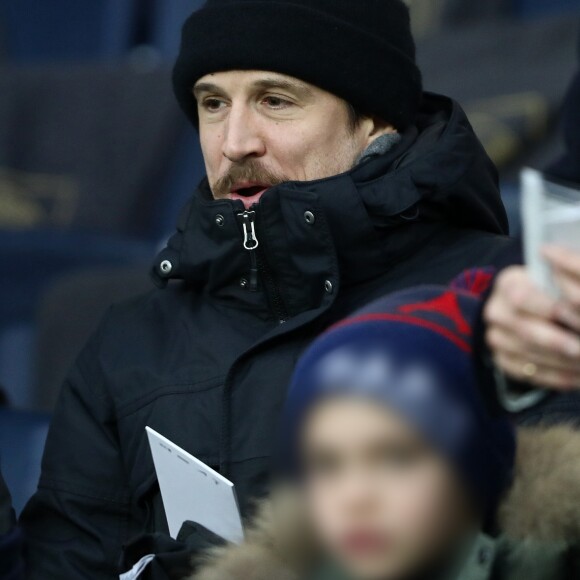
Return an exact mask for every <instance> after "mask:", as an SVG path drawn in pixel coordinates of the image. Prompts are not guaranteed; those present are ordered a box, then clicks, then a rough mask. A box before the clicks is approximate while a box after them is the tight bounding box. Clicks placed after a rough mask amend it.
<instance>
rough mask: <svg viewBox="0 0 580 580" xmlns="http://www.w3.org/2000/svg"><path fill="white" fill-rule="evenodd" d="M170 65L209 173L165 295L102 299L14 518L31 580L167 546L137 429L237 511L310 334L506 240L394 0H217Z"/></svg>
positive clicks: (478, 159) (161, 264)
mask: <svg viewBox="0 0 580 580" xmlns="http://www.w3.org/2000/svg"><path fill="white" fill-rule="evenodd" d="M174 79H175V90H176V94H177V97H178V100H179V102H180V104H181V105H182V107H183V108H184V110H185V112H186V113H187V114H188V116H189V117H190V118H191V119H192V121H193V122H194V123H195V124H196V125H197V126H198V127H199V131H200V137H201V143H202V148H203V152H204V158H205V162H206V168H207V173H208V180H206V181H204V182H203V183H202V184H201V185H200V187H199V188H198V189H197V191H196V192H195V194H194V195H193V198H192V200H191V202H190V204H189V206H188V207H187V208H186V209H185V210H184V212H183V214H182V215H181V218H180V220H179V223H178V226H177V233H176V234H175V236H174V237H173V238H172V239H171V240H170V242H169V244H168V247H167V248H166V249H165V250H163V251H162V252H161V254H160V256H159V257H158V259H157V260H156V262H155V265H154V277H155V279H156V281H157V283H158V285H159V286H160V288H159V289H156V290H152V291H151V292H150V293H148V294H147V295H145V296H140V297H138V298H135V299H134V300H131V301H128V302H126V303H123V304H121V305H118V306H115V307H113V308H112V309H111V310H110V312H109V313H108V314H107V316H106V317H105V319H104V320H103V322H102V324H101V326H100V328H99V330H98V331H97V333H96V334H95V336H94V337H93V338H92V340H91V341H90V342H89V344H88V345H87V346H86V348H85V349H84V351H83V352H82V354H81V355H80V357H79V359H78V361H77V363H76V365H75V367H74V368H73V370H72V372H71V374H70V376H69V378H68V380H67V381H66V384H65V385H64V388H63V391H62V394H61V397H60V401H59V404H58V407H57V410H56V413H55V416H54V420H53V424H52V427H51V430H50V434H49V437H48V441H47V446H46V451H45V457H44V462H43V469H42V476H41V480H40V484H39V489H38V492H37V494H36V495H35V496H34V498H33V499H32V500H31V502H30V503H29V505H28V507H27V509H26V510H25V513H24V516H23V518H22V524H23V526H24V528H25V531H26V532H27V541H28V546H29V549H28V563H29V567H30V577H31V578H42V579H43V580H50V579H59V580H66V579H69V578H70V579H73V578H75V579H76V578H79V577H86V578H93V579H100V578H102V579H109V578H114V577H116V575H118V573H119V568H118V564H119V560H120V557H121V554H122V551H123V546H124V545H126V544H127V543H128V542H130V540H131V539H132V538H134V537H135V536H137V535H139V534H143V533H150V534H157V536H155V537H156V539H157V540H159V538H167V535H166V530H167V524H166V521H165V517H164V513H163V506H162V502H161V499H160V494H159V488H158V486H157V482H156V477H155V471H154V467H153V463H152V459H151V456H150V452H149V448H148V444H147V439H146V436H145V426H147V425H148V426H150V427H152V428H153V429H155V430H157V431H158V432H160V433H162V434H163V435H164V436H166V437H168V438H169V439H171V440H172V441H174V442H175V443H176V444H178V445H180V446H182V447H183V448H185V449H186V450H187V451H189V452H190V453H192V454H193V455H195V456H196V457H198V458H199V459H201V460H202V461H204V462H205V463H207V464H209V465H210V466H212V467H214V468H215V469H217V470H219V471H220V473H222V474H223V475H224V476H226V477H228V478H230V479H231V480H232V481H233V482H234V483H235V485H236V489H237V492H238V496H239V499H240V504H241V508H242V511H243V512H244V513H247V512H248V508H249V506H250V503H251V500H252V499H253V498H255V497H256V496H259V495H262V494H263V493H264V492H265V491H266V489H267V486H268V479H269V471H270V464H271V455H272V452H273V447H274V442H275V435H276V433H277V429H278V418H279V413H280V409H281V407H282V404H283V401H284V398H285V389H286V385H287V382H288V378H289V377H290V375H291V373H292V370H293V367H294V363H295V361H296V360H297V358H298V356H299V355H300V353H301V352H302V351H303V349H304V348H305V346H306V345H307V344H308V343H309V342H310V341H311V340H312V339H313V338H314V337H316V336H317V335H318V334H319V333H320V332H321V331H322V330H324V329H325V328H327V327H328V326H329V325H330V324H332V323H333V322H335V321H337V320H339V319H341V318H343V317H345V316H346V315H347V314H348V313H350V312H352V311H353V310H354V309H356V308H358V307H360V306H362V305H363V304H365V303H367V302H369V301H371V300H373V299H375V298H378V297H380V296H382V295H384V294H386V293H388V292H392V291H395V290H399V289H402V288H407V287H410V286H413V285H417V284H424V283H436V284H445V283H447V282H448V281H449V280H450V279H452V278H453V277H454V276H455V275H456V274H458V273H459V272H461V271H462V270H464V269H465V268H467V267H470V266H476V265H478V266H484V265H493V264H495V263H497V262H498V261H500V259H501V257H502V256H503V254H504V253H505V252H506V251H507V250H508V249H509V248H510V247H511V241H510V240H509V239H508V238H507V237H506V234H507V219H506V215H505V211H504V208H503V205H502V203H501V199H500V196H499V193H498V187H497V176H496V171H495V169H494V167H493V165H492V163H491V162H490V160H489V159H488V157H487V155H486V154H485V152H484V150H483V148H482V146H481V144H480V143H479V141H478V140H477V138H476V137H475V135H474V133H473V131H472V129H471V126H470V124H469V122H468V121H467V118H466V117H465V114H464V113H463V111H462V110H461V108H460V107H459V105H458V104H457V103H455V102H454V101H452V100H450V99H448V98H445V97H442V96H437V95H433V94H428V93H423V92H422V87H421V80H420V73H419V71H418V69H417V67H416V65H415V54H414V44H413V41H412V38H411V34H410V27H409V18H408V11H407V8H406V7H405V5H404V3H403V2H402V1H400V0H364V1H363V0H359V1H358V2H351V1H349V0H293V1H292V2H289V1H285V0H261V1H258V0H257V1H251V2H250V1H247V0H228V1H227V2H226V1H225V0H209V1H208V3H207V4H206V6H205V7H204V8H203V9H202V10H201V11H199V12H198V13H195V14H194V15H193V16H192V17H191V18H190V20H189V21H188V22H187V23H186V25H185V28H184V34H183V42H182V49H181V54H180V56H179V59H178V62H177V65H176V67H175V75H174ZM154 544H155V541H153V542H152V544H151V545H152V546H153V545H154ZM172 549H173V548H171V546H169V547H168V551H171V550H172ZM170 560H171V558H170V557H169V558H168V559H167V561H168V562H169V561H170ZM168 565H169V564H168ZM176 570H177V568H176V569H172V571H171V572H169V574H178V573H182V572H183V570H182V569H180V571H179V572H177V571H176ZM123 571H124V570H123Z"/></svg>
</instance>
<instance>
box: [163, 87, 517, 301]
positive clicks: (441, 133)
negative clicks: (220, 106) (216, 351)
mask: <svg viewBox="0 0 580 580" xmlns="http://www.w3.org/2000/svg"><path fill="white" fill-rule="evenodd" d="M253 209H255V214H256V232H257V236H258V238H259V239H260V243H261V246H262V248H263V249H264V252H266V254H265V256H264V259H265V260H266V261H267V262H268V263H269V264H270V266H271V268H272V269H273V270H274V274H275V277H277V278H279V279H280V280H281V281H282V282H286V281H288V282H289V286H288V284H286V285H285V287H286V288H287V289H288V290H287V291H288V292H292V291H293V290H298V289H299V290H300V292H302V293H306V294H307V296H306V297H304V298H303V299H301V301H302V302H306V303H307V304H301V305H300V306H301V307H304V306H308V307H312V306H316V304H317V303H319V302H320V299H321V297H320V295H319V289H320V288H324V281H325V278H328V276H330V275H335V278H336V279H335V286H337V285H338V284H348V283H350V282H357V281H360V280H361V279H370V278H371V277H374V276H376V275H378V274H380V273H383V272H384V271H385V268H386V267H388V266H389V265H391V264H393V263H395V262H397V261H400V260H403V259H404V257H405V256H407V255H409V254H410V253H412V252H413V250H414V249H415V248H417V247H419V246H420V245H422V244H424V243H426V241H427V240H428V238H429V237H430V236H431V235H432V234H433V231H434V230H436V229H437V228H441V227H442V226H446V227H456V228H461V229H467V228H469V229H474V230H480V231H485V232H492V233H497V234H505V233H507V230H508V225H507V217H506V214H505V210H504V207H503V204H502V201H501V198H500V195H499V191H498V185H497V174H496V170H495V168H494V166H493V164H492V162H491V161H490V159H489V158H488V156H487V155H486V153H485V151H484V149H483V147H482V145H481V144H480V142H479V140H478V139H477V137H476V136H475V134H474V132H473V129H472V127H471V125H470V124H469V121H468V120H467V117H466V115H465V113H464V112H463V110H462V109H461V107H460V106H459V105H458V104H457V103H456V102H454V101H452V100H451V99H448V98H446V97H442V96H438V95H434V94H426V95H425V97H424V100H423V106H422V109H421V112H420V114H419V117H418V121H417V125H416V127H413V128H411V129H409V130H408V131H407V132H405V133H404V134H403V139H402V140H401V142H400V143H399V144H398V145H397V146H396V147H395V148H394V149H393V150H391V151H389V152H387V153H386V154H384V155H381V156H379V157H376V158H373V159H370V160H367V161H364V162H362V163H361V164H359V165H358V166H356V167H355V168H354V169H352V170H351V171H349V172H347V173H344V174H341V175H337V176H334V177H330V178H327V179H322V180H318V181H310V182H289V183H284V184H281V185H278V186H276V187H272V188H271V189H270V190H268V191H267V192H266V193H265V194H264V196H263V197H262V199H261V200H260V203H259V204H258V205H257V206H255V208H253ZM305 210H308V211H310V212H312V213H313V214H314V215H315V216H316V224H315V227H314V228H312V227H310V228H308V227H307V225H305V223H304V213H305ZM243 211H244V208H243V205H242V203H241V202H239V201H237V202H234V201H230V200H219V201H216V200H213V199H212V197H211V192H210V190H209V186H208V183H207V181H204V182H202V184H201V185H200V187H199V188H198V189H197V191H196V193H195V194H194V195H193V197H192V199H191V201H190V202H189V204H188V205H187V207H186V208H185V209H184V210H183V212H182V215H181V217H180V220H179V223H178V226H177V233H176V234H175V235H174V236H173V237H172V238H171V240H170V241H169V244H168V246H167V248H165V249H164V250H163V251H162V252H161V253H160V254H159V256H158V257H157V258H156V260H155V264H154V268H153V274H154V278H155V280H156V282H157V283H158V284H159V285H164V284H165V283H166V282H167V281H168V280H171V279H178V280H185V281H188V282H190V283H193V284H195V285H201V286H207V287H209V289H210V291H211V292H213V293H217V294H219V293H220V292H222V293H223V291H224V289H225V288H227V287H228V286H229V285H231V284H232V283H233V282H236V284H237V283H238V282H239V280H240V277H242V276H243V275H244V274H245V273H247V270H248V256H247V252H244V250H243V246H242V240H243V231H242V225H241V223H240V220H239V214H240V213H241V212H243ZM305 252H308V255H309V258H310V259H309V260H303V259H302V258H303V255H304V253H305ZM318 256H320V258H321V260H320V261H318V262H317V265H318V267H317V268H316V270H317V271H316V272H315V271H313V270H312V266H313V263H314V261H313V260H314V259H315V258H316V257H318ZM292 280H293V281H294V285H293V284H292V283H291V281H292ZM287 300H288V301H289V302H290V303H292V302H293V300H294V301H296V300H295V299H294V298H293V297H292V296H290V297H289V298H287Z"/></svg>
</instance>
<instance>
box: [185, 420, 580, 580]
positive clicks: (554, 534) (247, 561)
mask: <svg viewBox="0 0 580 580" xmlns="http://www.w3.org/2000/svg"><path fill="white" fill-rule="evenodd" d="M578 449H580V431H578V430H575V429H573V428H572V427H568V426H557V427H546V428H526V429H521V430H520V431H519V434H518V458H517V465H516V472H515V478H514V483H513V486H512V488H511V490H510V492H509V493H508V495H507V496H506V498H505V499H504V501H503V503H502V506H501V508H500V510H499V514H498V517H499V524H500V528H501V533H502V536H505V537H506V538H507V539H509V540H513V541H526V542H527V543H529V542H539V543H540V544H543V543H546V544H557V543H563V544H568V545H578V544H580V485H578V482H579V481H580V457H579V456H578ZM316 552H317V550H316V546H315V542H314V541H313V539H312V535H311V532H310V530H309V527H308V524H307V523H306V518H305V517H304V514H303V511H302V507H301V505H300V500H299V498H298V497H297V495H295V494H293V493H292V492H291V491H290V490H282V491H279V492H278V493H275V494H274V495H273V497H272V498H271V499H270V500H268V501H266V502H264V503H263V504H262V506H261V507H260V510H259V512H258V515H257V518H256V519H255V521H254V522H253V524H252V526H251V527H250V528H249V529H248V531H247V535H246V542H245V543H244V544H242V545H240V546H229V547H225V548H219V549H217V550H214V551H213V552H211V553H209V554H208V555H207V556H206V557H205V559H204V560H203V561H202V564H201V569H200V570H199V572H198V573H197V574H195V575H194V576H193V577H192V578H195V580H271V579H272V578H276V579H277V580H300V579H301V578H303V577H304V576H303V574H304V573H305V570H307V569H308V566H309V565H311V564H312V562H314V561H315V558H316Z"/></svg>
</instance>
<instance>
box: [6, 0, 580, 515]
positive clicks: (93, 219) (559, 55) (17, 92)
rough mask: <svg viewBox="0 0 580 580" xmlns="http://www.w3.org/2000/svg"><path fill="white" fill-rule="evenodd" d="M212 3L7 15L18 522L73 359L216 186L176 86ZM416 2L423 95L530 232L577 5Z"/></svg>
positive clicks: (47, 8)
mask: <svg viewBox="0 0 580 580" xmlns="http://www.w3.org/2000/svg"><path fill="white" fill-rule="evenodd" d="M353 1H355V0H353ZM202 4H203V0H0V265H1V266H2V267H1V269H0V385H2V392H3V393H4V402H3V406H4V407H5V408H4V409H0V456H2V458H3V469H4V470H5V471H6V478H7V480H8V483H9V485H10V484H11V487H12V489H13V490H17V491H16V492H15V495H16V497H15V505H16V507H17V508H20V507H21V505H22V503H23V502H24V500H25V498H26V497H27V496H28V495H29V493H30V490H31V488H32V487H34V485H35V479H36V477H37V470H38V461H39V459H38V458H39V455H40V452H41V448H42V441H43V438H44V435H45V432H46V428H47V427H46V426H47V417H48V415H47V414H48V413H50V411H51V410H52V408H53V406H54V404H55V400H56V398H57V396H58V391H59V388H60V384H61V382H62V380H63V378H64V375H65V373H66V370H67V368H68V367H69V366H70V364H71V362H72V359H73V358H74V357H75V356H76V354H77V353H78V351H79V349H80V348H81V347H82V344H83V343H84V342H85V340H86V338H87V337H88V335H89V334H90V333H91V332H92V330H93V329H94V328H95V326H96V324H97V323H98V320H99V318H100V317H101V316H102V314H103V312H104V311H105V310H106V308H107V307H108V306H109V305H110V304H111V303H112V302H113V301H117V300H120V299H123V298H124V297H127V296H130V295H132V294H136V293H138V292H140V291H142V290H145V289H147V288H148V287H149V282H148V279H147V270H148V265H149V263H150V262H151V260H152V258H153V256H154V254H155V251H156V249H157V248H158V247H159V245H160V244H162V243H163V241H164V240H165V239H166V237H167V236H168V235H169V233H170V232H171V230H172V229H173V226H174V222H175V220H176V217H177V214H178V213H179V210H180V208H181V207H182V206H183V204H184V203H185V201H186V199H187V197H188V196H189V195H190V194H191V192H192V190H193V188H194V186H195V185H196V184H197V182H198V181H199V180H200V179H201V177H202V176H203V174H204V168H203V161H202V158H201V153H200V151H199V145H198V143H197V140H196V135H195V132H194V131H193V129H192V128H191V127H189V126H188V125H187V123H186V121H185V119H184V118H183V117H182V115H181V114H180V111H179V110H178V108H177V105H176V103H175V102H174V99H173V96H172V93H171V85H170V70H171V64H172V61H173V59H174V57H175V55H176V52H177V48H178V43H179V37H180V27H181V24H182V22H183V21H184V20H185V18H186V17H187V15H188V14H190V13H191V12H192V11H193V10H194V9H196V8H198V7H199V6H201V5H202ZM410 5H411V10H412V14H413V21H414V27H415V33H416V35H417V39H418V57H419V61H420V64H421V67H422V69H423V72H424V78H425V87H426V89H428V90H431V91H434V92H442V93H445V94H448V95H450V96H453V97H455V98H456V99H457V100H459V101H460V102H461V103H462V104H463V105H464V107H465V108H466V109H467V111H468V113H469V116H470V119H471V121H472V123H473V125H474V127H475V129H476V131H477V133H478V134H479V136H480V138H481V139H482V141H483V143H484V145H485V147H486V149H487V150H488V152H489V154H490V155H491V157H492V158H493V159H494V161H495V162H496V164H497V165H498V168H499V169H500V176H501V182H502V191H503V195H504V199H505V201H506V205H507V207H508V210H509V213H510V220H511V222H512V230H513V233H517V232H518V228H519V217H518V195H519V193H518V185H517V177H518V172H519V169H520V167H521V166H522V165H524V164H531V165H534V166H537V167H539V168H542V167H543V166H544V165H546V164H547V163H548V162H550V161H551V160H553V159H554V158H555V157H557V156H558V155H559V152H560V150H561V148H562V140H561V132H560V131H559V125H558V120H559V114H560V109H561V105H562V101H563V97H564V94H565V91H566V88H567V86H568V84H569V82H570V80H571V78H572V75H573V73H574V71H575V69H576V68H577V62H578V60H577V57H578V54H577V52H578V50H577V46H578V34H579V30H580V0H486V1H485V2H481V1H479V0H410ZM8 407H10V408H15V409H19V411H7V410H6V409H7V408H8ZM16 442H17V443H18V444H16V445H15V443H16ZM22 449H27V453H24V454H23V453H22ZM31 449H34V450H35V451H34V453H31V452H30V451H29V450H31ZM6 466H8V468H6Z"/></svg>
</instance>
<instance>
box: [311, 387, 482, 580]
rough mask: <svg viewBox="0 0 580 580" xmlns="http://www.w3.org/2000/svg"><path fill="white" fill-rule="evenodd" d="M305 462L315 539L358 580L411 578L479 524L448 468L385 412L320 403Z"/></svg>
mask: <svg viewBox="0 0 580 580" xmlns="http://www.w3.org/2000/svg"><path fill="white" fill-rule="evenodd" d="M345 426H346V428H345ZM303 458H304V468H305V487H306V494H307V499H308V505H309V509H310V513H311V514H312V519H313V524H314V528H315V530H316V532H317V535H318V537H319V538H320V539H321V540H322V543H323V545H324V546H325V547H326V549H327V551H328V552H329V554H330V555H331V556H332V557H333V559H334V560H335V561H338V562H339V563H340V564H341V565H342V566H343V567H344V568H345V569H346V571H347V572H348V573H349V574H351V575H352V576H353V577H355V578H357V579H360V580H377V579H380V580H392V579H397V580H398V579H400V578H407V577H409V576H411V575H413V574H415V573H417V572H419V570H418V568H422V567H424V566H426V567H427V568H428V567H429V565H430V564H433V563H435V562H438V560H439V559H444V558H445V557H446V556H448V555H449V554H450V553H452V551H453V549H454V548H456V547H459V546H457V544H459V543H460V542H462V541H463V538H464V537H465V535H466V534H468V533H470V532H471V531H472V527H473V529H475V527H476V526H477V523H478V522H477V517H476V516H475V515H474V511H473V510H472V509H471V508H470V507H469V500H468V499H467V497H466V493H465V492H464V491H463V489H462V486H461V485H460V483H459V482H458V480H457V479H456V476H455V473H454V472H453V471H452V469H451V468H450V467H449V465H447V464H446V463H445V461H444V460H443V459H442V458H441V457H439V455H438V454H437V453H435V452H434V451H433V450H432V449H431V448H430V447H428V446H427V445H426V444H425V443H424V441H423V440H422V439H421V438H420V437H419V435H418V434H417V433H416V432H415V431H414V430H412V429H411V428H410V427H409V426H408V425H407V424H406V423H405V422H404V421H403V420H402V419H400V418H399V417H398V416H397V415H395V414H393V413H392V412H390V411H388V410H386V409H385V408H383V406H382V405H379V406H377V405H376V404H375V403H370V402H368V401H366V400H358V399H352V398H342V399H341V398H338V399H329V400H327V401H325V402H323V403H321V404H320V405H319V406H318V407H316V408H315V409H314V410H313V411H312V413H311V414H310V415H309V417H308V418H307V421H306V424H305V427H304V430H303Z"/></svg>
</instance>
